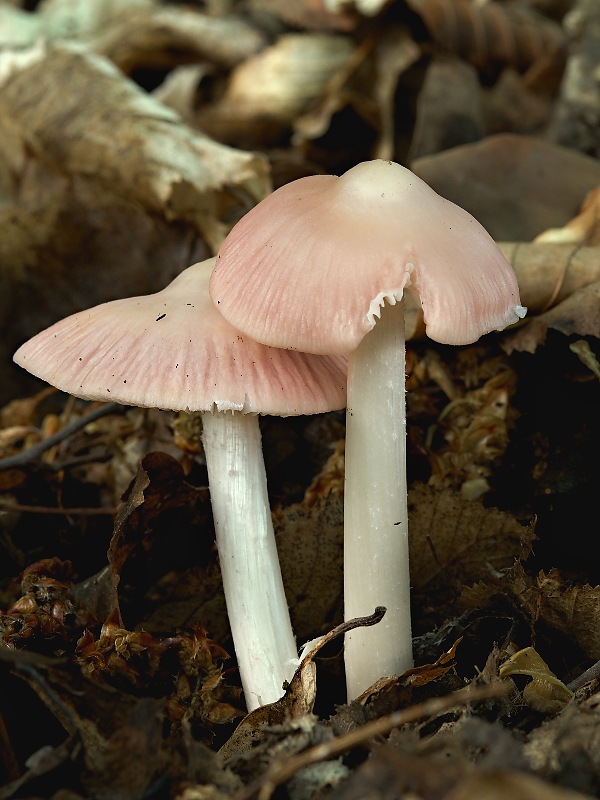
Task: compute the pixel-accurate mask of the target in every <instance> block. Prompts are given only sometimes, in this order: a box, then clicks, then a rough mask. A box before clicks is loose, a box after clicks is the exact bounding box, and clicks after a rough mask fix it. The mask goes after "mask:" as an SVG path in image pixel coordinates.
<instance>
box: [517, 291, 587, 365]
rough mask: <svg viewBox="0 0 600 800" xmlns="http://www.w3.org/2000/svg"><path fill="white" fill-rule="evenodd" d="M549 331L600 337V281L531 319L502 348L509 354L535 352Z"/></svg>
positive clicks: (566, 334) (568, 334)
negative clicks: (513, 352) (514, 351)
mask: <svg viewBox="0 0 600 800" xmlns="http://www.w3.org/2000/svg"><path fill="white" fill-rule="evenodd" d="M550 329H552V330H556V331H559V332H560V333H562V334H564V335H565V336H573V335H576V336H593V337H595V338H596V339H598V338H600V281H596V282H595V283H591V284H590V285H589V286H584V287H583V288H581V289H578V290H577V291H576V292H575V293H574V294H572V295H571V296H570V297H568V298H567V299H566V300H563V302H562V303H559V304H558V305H557V306H555V307H554V308H551V309H550V310H549V311H546V312H545V313H544V314H540V315H539V316H538V317H535V318H533V319H531V320H530V321H529V322H528V323H527V325H525V326H523V327H521V328H519V329H517V330H516V331H515V332H514V333H512V334H510V335H508V336H507V338H506V339H505V340H504V342H503V347H504V349H505V350H506V352H507V353H509V354H510V353H511V352H512V351H513V350H517V351H520V352H525V353H535V351H536V350H537V348H538V347H539V346H540V345H542V344H544V342H545V341H546V336H547V334H548V330H550Z"/></svg>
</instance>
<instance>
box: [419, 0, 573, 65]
mask: <svg viewBox="0 0 600 800" xmlns="http://www.w3.org/2000/svg"><path fill="white" fill-rule="evenodd" d="M407 4H408V5H409V6H410V8H412V9H413V11H416V13H417V14H419V16H420V17H421V18H422V20H423V22H424V23H425V25H426V27H427V30H428V31H429V35H430V36H431V38H432V40H433V43H434V45H436V47H438V48H442V49H443V50H446V51H449V52H451V53H454V54H456V55H459V56H461V57H462V58H464V59H466V60H467V61H469V62H471V63H472V64H474V65H475V66H476V67H478V68H480V69H485V68H489V67H499V66H500V67H503V66H512V67H514V68H515V69H516V70H518V71H520V72H523V71H525V70H526V69H528V68H529V67H530V66H531V65H532V64H533V63H534V62H536V61H538V60H539V59H541V58H545V59H547V58H552V57H554V58H557V59H559V60H563V59H564V55H563V51H564V47H565V43H566V37H565V34H564V32H563V30H562V28H561V26H560V25H558V24H557V23H555V22H553V21H552V20H549V19H547V18H545V17H542V16H541V15H539V14H536V13H535V12H533V11H532V10H531V9H528V8H527V7H526V6H525V5H524V4H523V5H516V4H512V3H511V4H508V3H499V2H495V0H489V2H484V3H477V2H473V1H472V0H407Z"/></svg>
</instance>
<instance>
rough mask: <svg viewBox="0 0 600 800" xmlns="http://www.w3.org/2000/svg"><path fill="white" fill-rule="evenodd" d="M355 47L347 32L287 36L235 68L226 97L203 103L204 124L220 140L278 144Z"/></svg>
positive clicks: (200, 113)
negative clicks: (344, 34) (344, 33)
mask: <svg viewBox="0 0 600 800" xmlns="http://www.w3.org/2000/svg"><path fill="white" fill-rule="evenodd" d="M353 50H354V45H353V43H352V41H351V40H350V39H349V38H347V37H345V36H342V35H341V34H339V35H336V34H324V33H288V34H285V35H282V36H280V37H279V38H278V40H277V41H276V42H275V44H273V45H271V47H268V48H266V49H265V50H263V51H262V52H261V53H259V54H258V55H256V56H254V57H252V58H248V59H246V60H245V61H244V62H243V63H242V64H240V65H239V66H238V67H237V68H236V69H234V70H233V72H232V73H231V76H230V78H229V82H228V85H227V88H226V89H225V92H224V94H223V97H222V98H221V99H220V100H218V101H217V102H215V103H214V104H210V105H209V104H207V105H204V106H202V107H201V108H199V110H198V112H197V116H196V119H197V121H198V125H199V126H200V127H201V128H202V130H204V131H206V132H207V133H209V134H210V135H212V136H214V137H215V138H217V139H219V141H223V142H229V143H231V144H237V145H238V146H243V147H258V146H259V145H260V146H263V147H264V146H265V145H267V146H269V145H271V146H272V145H273V144H275V143H278V142H279V141H280V140H281V139H282V137H283V136H284V135H285V134H286V133H289V131H290V130H291V127H292V123H293V122H294V120H295V119H296V117H298V116H299V115H300V114H302V113H303V112H305V111H307V109H308V108H309V107H310V106H311V105H312V104H313V103H315V102H316V101H318V100H319V99H320V98H321V96H322V95H323V94H324V93H325V92H326V89H327V87H328V84H329V83H330V82H331V81H332V79H333V78H334V77H335V75H336V73H338V72H340V71H342V70H343V69H344V67H345V65H346V63H347V62H348V60H349V59H350V57H351V55H352V52H353Z"/></svg>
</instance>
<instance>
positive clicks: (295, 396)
mask: <svg viewBox="0 0 600 800" xmlns="http://www.w3.org/2000/svg"><path fill="white" fill-rule="evenodd" d="M214 261H215V259H214V258H213V259H209V260H208V261H204V262H201V263H199V264H195V265H194V266H191V267H189V268H188V269H186V270H184V271H183V272H182V273H181V274H180V275H178V276H177V277H176V278H175V280H174V281H173V282H172V283H171V284H169V286H167V287H166V288H165V289H163V290H162V291H161V292H158V293H157V294H153V295H147V296H143V297H132V298H127V299H122V300H114V301H112V302H109V303H104V304H102V305H100V306H96V307H95V308H91V309H89V310H87V311H82V312H79V313H77V314H74V315H72V316H70V317H67V318H66V319H63V320H61V321H60V322H57V323H56V324H55V325H53V326H52V327H50V328H48V329H47V330H44V331H42V332H41V333H39V334H37V335H36V336H34V337H33V338H32V339H30V340H29V341H28V342H26V343H25V344H23V345H22V346H21V347H20V348H19V349H18V350H17V352H16V353H15V356H14V360H15V362H16V363H17V364H19V365H20V366H22V367H24V368H25V369H27V370H28V371H29V372H31V373H33V374H34V375H36V376H37V377H39V378H42V379H43V380H45V381H47V382H48V383H51V384H52V385H53V386H56V387H57V388H59V389H61V390H63V391H65V392H68V393H70V394H73V395H76V396H78V397H82V398H85V399H91V400H112V401H116V402H119V403H125V404H127V405H137V406H143V407H156V408H162V409H170V410H176V411H181V410H184V411H201V412H203V413H202V421H203V426H204V433H203V442H204V449H205V455H206V463H207V468H208V475H209V484H210V493H211V502H212V507H213V516H214V523H215V531H216V539H217V548H218V553H219V560H220V565H221V573H222V576H223V587H224V592H225V599H226V602H227V609H228V614H229V621H230V625H231V631H232V637H233V642H234V646H235V651H236V655H237V660H238V665H239V669H240V675H241V680H242V685H243V688H244V694H245V698H246V704H247V707H248V710H252V709H254V708H256V707H258V706H260V705H264V704H265V703H270V702H274V701H275V700H277V699H278V698H279V697H281V695H282V694H283V685H284V682H285V681H289V680H290V679H291V677H292V676H293V674H294V670H295V667H296V665H297V649H296V643H295V639H294V635H293V632H292V626H291V623H290V617H289V610H288V606H287V602H286V598H285V593H284V588H283V581H282V578H281V571H280V567H279V561H278V555H277V549H276V544H275V536H274V532H273V524H272V519H271V512H270V506H269V499H268V494H267V482H266V474H265V467H264V461H263V456H262V448H261V436H260V429H259V423H258V416H257V415H258V414H275V415H279V416H290V415H296V414H315V413H321V412H324V411H329V410H333V409H339V408H343V407H344V404H345V402H346V367H347V365H346V361H345V359H344V358H339V357H327V356H314V355H306V354H304V353H300V352H290V351H286V350H279V349H277V348H272V347H267V346H265V345H260V344H257V343H256V342H254V341H252V340H251V339H250V338H249V337H247V336H245V335H242V334H241V333H239V331H237V330H235V329H234V328H233V327H232V326H231V325H230V324H229V323H228V322H226V321H225V320H224V319H223V318H222V317H221V315H220V314H219V313H218V311H217V310H216V309H215V308H214V306H213V304H212V303H211V301H210V298H209V294H208V281H209V277H210V274H211V270H212V268H213V266H214Z"/></svg>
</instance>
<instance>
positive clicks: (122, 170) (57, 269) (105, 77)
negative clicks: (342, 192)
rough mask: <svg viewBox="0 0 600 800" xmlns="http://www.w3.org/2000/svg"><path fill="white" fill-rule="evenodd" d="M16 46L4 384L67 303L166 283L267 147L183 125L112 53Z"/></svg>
mask: <svg viewBox="0 0 600 800" xmlns="http://www.w3.org/2000/svg"><path fill="white" fill-rule="evenodd" d="M24 52H26V55H24V54H23V53H21V55H20V56H19V57H14V56H13V54H12V53H11V52H6V53H4V54H1V55H0V75H1V76H2V79H1V81H2V82H1V91H0V117H1V118H2V120H3V124H2V129H1V131H0V198H1V210H0V232H1V234H2V235H1V236H0V260H1V262H2V264H3V271H2V276H1V277H2V281H3V286H4V289H5V292H7V293H9V295H10V297H11V302H10V303H3V304H2V309H1V311H0V332H1V333H2V337H1V339H2V345H1V347H0V365H1V366H0V377H2V380H0V395H1V394H2V393H5V394H6V392H7V391H9V390H10V389H11V387H16V386H18V385H19V383H18V382H19V381H21V382H22V383H25V378H24V374H22V372H23V371H22V370H17V369H16V368H15V367H12V365H11V360H12V359H11V357H12V353H13V351H14V350H15V349H16V346H17V345H18V344H20V343H22V341H24V340H25V339H27V338H29V337H30V336H32V335H34V334H35V333H37V332H38V331H39V330H40V329H42V328H44V327H46V326H48V325H50V324H52V323H53V322H55V321H56V320H57V319H59V318H61V317H65V316H67V315H69V314H70V313H72V312H74V311H76V310H80V309H82V308H86V307H89V306H92V305H96V304H98V303H100V302H103V301H105V300H110V299H114V298H115V297H121V296H128V295H135V294H147V293H149V292H153V291H156V290H157V289H160V288H162V287H163V286H164V285H165V284H166V283H168V282H169V280H171V279H172V278H173V277H174V276H175V275H176V274H177V273H178V272H180V271H181V270H182V269H183V268H184V267H186V266H188V265H189V264H190V263H192V262H193V261H194V260H198V259H199V258H204V257H206V256H207V255H210V252H211V251H212V250H214V249H215V248H217V247H218V246H219V245H220V243H221V241H222V238H223V236H224V234H225V233H226V231H227V230H228V228H229V226H230V225H231V224H232V222H233V221H234V220H235V218H236V217H237V216H240V215H241V214H243V213H244V212H245V211H247V210H248V208H250V207H251V206H252V205H254V204H255V203H256V202H257V200H259V199H260V198H261V197H263V196H264V195H265V194H266V193H267V192H268V190H269V187H270V181H269V178H268V176H267V163H266V159H265V158H264V157H262V156H260V155H259V154H250V153H243V152H240V151H235V150H233V149H231V148H228V147H225V146H223V145H221V144H218V143H216V142H214V141H212V140H211V139H209V138H208V137H207V136H205V135H203V134H201V133H199V132H197V131H194V130H193V129H191V128H189V127H188V126H186V125H184V124H183V123H182V122H181V120H180V118H179V117H178V116H177V115H176V114H175V113H174V112H172V111H171V110H169V109H167V108H166V107H165V106H163V105H161V104H160V103H158V102H157V101H155V100H154V99H153V98H152V97H150V96H149V95H147V94H146V93H145V92H143V91H142V90H141V89H140V88H139V87H137V86H136V85H135V84H134V83H133V82H131V81H129V80H127V79H126V78H124V76H123V75H122V74H121V73H120V72H119V71H118V70H117V69H116V68H115V67H114V66H113V65H112V64H111V63H110V62H109V61H108V60H106V59H103V58H101V57H99V56H96V55H93V54H91V53H87V52H85V50H83V49H82V48H81V47H76V46H74V45H67V44H61V45H58V44H56V45H45V44H44V43H42V42H40V43H39V44H37V45H36V46H35V47H34V48H32V49H30V50H28V51H24ZM33 297H35V302H32V298H33ZM9 376H10V378H9ZM30 383H31V381H30ZM12 391H14V388H12Z"/></svg>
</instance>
